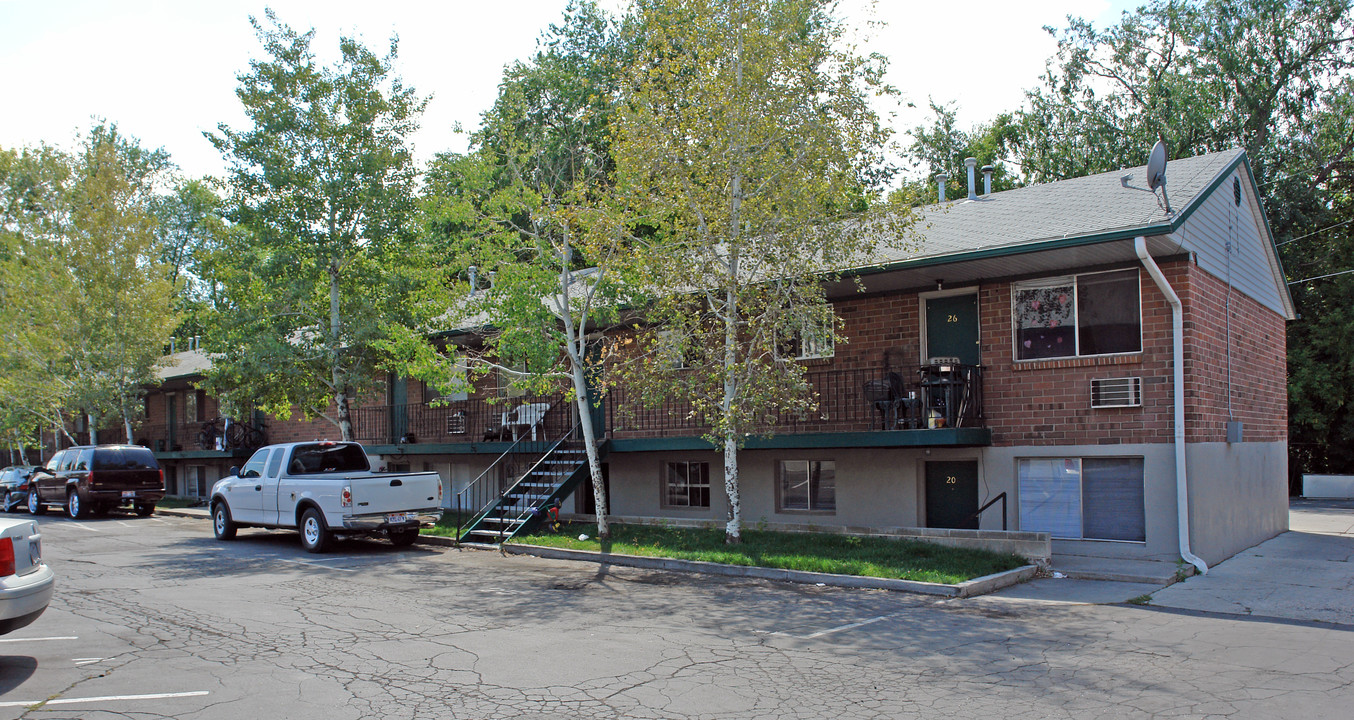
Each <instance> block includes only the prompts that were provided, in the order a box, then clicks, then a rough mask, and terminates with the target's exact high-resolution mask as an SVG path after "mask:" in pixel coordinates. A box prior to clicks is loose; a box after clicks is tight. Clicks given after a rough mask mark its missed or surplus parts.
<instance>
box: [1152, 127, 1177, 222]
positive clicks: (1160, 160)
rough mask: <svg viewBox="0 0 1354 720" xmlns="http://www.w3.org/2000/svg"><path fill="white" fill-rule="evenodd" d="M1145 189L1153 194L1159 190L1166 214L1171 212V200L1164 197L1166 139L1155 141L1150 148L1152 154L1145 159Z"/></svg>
mask: <svg viewBox="0 0 1354 720" xmlns="http://www.w3.org/2000/svg"><path fill="white" fill-rule="evenodd" d="M1147 187H1148V188H1151V190H1152V192H1153V193H1156V191H1157V190H1161V202H1162V203H1164V207H1163V209H1164V210H1165V211H1166V214H1168V215H1169V214H1170V212H1171V200H1170V198H1168V197H1166V139H1165V138H1161V139H1159V140H1157V144H1156V145H1153V146H1152V154H1151V155H1149V156H1148V157H1147Z"/></svg>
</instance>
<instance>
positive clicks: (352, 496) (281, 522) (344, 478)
mask: <svg viewBox="0 0 1354 720" xmlns="http://www.w3.org/2000/svg"><path fill="white" fill-rule="evenodd" d="M229 473H230V474H229V476H228V477H225V478H222V479H221V480H219V481H217V483H216V484H215V485H213V486H212V500H211V509H212V531H213V532H214V533H215V534H216V538H217V539H218V540H230V539H232V538H234V537H235V531H236V530H238V529H239V528H242V527H264V528H297V529H299V530H300V532H301V544H302V545H303V546H304V547H305V549H306V550H308V551H310V552H315V553H318V552H324V551H325V550H328V549H329V546H330V545H331V544H333V541H334V540H335V539H336V538H339V537H346V536H351V535H384V536H386V537H388V538H390V541H391V542H393V543H395V544H396V545H410V544H412V543H413V542H414V541H415V540H416V539H418V530H419V528H420V527H422V526H424V525H431V524H433V523H435V522H437V520H438V519H439V518H441V517H442V508H441V505H442V478H441V476H440V475H438V474H437V473H435V472H422V473H387V472H372V470H371V464H370V463H369V462H368V460H367V453H366V452H365V451H364V450H363V449H362V446H361V445H358V444H357V443H351V442H330V441H327V440H326V441H322V442H320V441H317V442H299V443H285V444H281V445H268V446H266V447H261V448H259V449H258V450H257V451H256V452H255V453H254V454H253V455H252V456H250V458H249V461H248V462H246V463H245V464H244V467H243V468H231V469H230V471H229Z"/></svg>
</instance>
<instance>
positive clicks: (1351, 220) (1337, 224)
mask: <svg viewBox="0 0 1354 720" xmlns="http://www.w3.org/2000/svg"><path fill="white" fill-rule="evenodd" d="M1352 222H1354V219H1350V220H1346V221H1344V222H1338V223H1335V224H1334V225H1327V226H1326V227H1323V228H1320V229H1318V230H1313V231H1312V232H1309V233H1307V234H1306V235H1303V236H1302V237H1295V238H1293V239H1292V240H1284V241H1283V242H1281V243H1277V244H1275V246H1274V247H1283V246H1284V245H1287V244H1288V243H1291V242H1297V241H1299V240H1302V239H1305V238H1309V237H1311V236H1313V235H1319V234H1321V233H1323V232H1326V231H1327V230H1330V229H1332V228H1338V227H1340V226H1341V225H1348V224H1350V223H1352Z"/></svg>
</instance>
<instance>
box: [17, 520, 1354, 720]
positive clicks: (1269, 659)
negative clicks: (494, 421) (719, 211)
mask: <svg viewBox="0 0 1354 720" xmlns="http://www.w3.org/2000/svg"><path fill="white" fill-rule="evenodd" d="M40 522H41V524H42V529H43V533H44V549H45V555H46V558H47V561H48V563H49V564H51V565H52V567H53V569H54V570H55V572H56V574H57V582H58V588H57V594H56V598H55V600H54V601H53V604H52V606H51V608H50V609H49V610H48V611H47V613H46V614H45V615H44V616H43V617H41V618H40V619H39V620H38V621H37V622H36V623H34V624H33V625H30V626H29V627H27V628H24V629H22V630H19V631H17V632H15V633H11V634H10V635H6V636H3V638H0V640H4V641H6V642H0V719H7V718H68V717H70V718H77V717H78V718H114V717H118V718H164V717H172V718H222V719H226V718H230V719H233V718H255V717H269V718H277V717H285V718H288V719H289V720H303V719H306V718H338V719H344V718H576V717H577V718H709V719H711V720H715V719H723V718H730V719H732V718H740V719H741V718H948V717H965V718H967V717H973V716H975V715H976V716H989V717H1002V718H1090V717H1095V718H1195V717H1208V718H1211V717H1228V718H1304V719H1305V718H1311V717H1349V716H1350V715H1349V713H1350V710H1349V707H1350V706H1351V704H1352V703H1354V689H1351V682H1352V681H1354V642H1352V641H1354V634H1351V630H1354V626H1349V625H1339V624H1332V623H1311V622H1296V621H1292V620H1273V619H1265V618H1260V617H1255V616H1249V617H1242V616H1234V615H1224V614H1216V613H1213V614H1210V613H1201V612H1195V611H1183V610H1172V609H1162V608H1155V607H1141V606H1134V605H1075V604H1067V603H1039V602H1030V601H1028V600H1015V599H1004V598H1001V597H985V598H974V599H969V600H942V599H936V598H932V597H924V596H918V595H910V594H904V593H894V592H888V591H871V590H853V589H842V588H827V587H815V586H803V585H791V584H781V583H772V582H765V581H754V580H742V579H730V578H713V577H704V576H693V575H684V574H675V573H666V572H654V571H646V570H636V569H629V568H608V567H602V568H600V569H599V568H598V567H597V566H596V565H591V564H581V563H569V562H563V561H552V560H542V559H537V558H531V557H525V556H503V555H500V554H498V553H495V552H486V551H475V550H464V551H460V550H456V549H453V548H435V547H428V546H415V547H413V548H405V549H398V550H397V549H394V548H392V547H391V546H389V545H388V544H385V543H382V542H376V541H371V542H368V541H349V542H347V543H343V544H340V545H339V546H338V547H337V549H336V550H335V552H333V553H331V554H328V555H319V556H316V555H309V554H307V553H305V552H303V551H302V550H301V547H300V544H299V542H298V541H297V538H296V535H295V534H294V533H286V532H280V531H279V532H267V531H261V530H244V531H241V533H240V537H239V538H238V539H237V540H235V541H233V542H229V543H221V542H217V541H215V540H213V539H212V537H211V535H210V528H209V526H208V524H207V523H206V522H204V521H202V520H196V519H189V518H177V517H165V516H155V517H151V518H134V517H131V516H118V515H114V516H110V517H108V518H98V519H93V520H89V521H81V522H78V523H77V522H73V521H70V520H68V519H65V518H62V517H56V516H47V517H44V518H41V519H40ZM10 640H13V642H9V641H10ZM100 698H102V699H100ZM29 701H32V702H38V701H47V702H46V703H45V704H39V705H29V706H24V705H17V704H16V703H22V702H29Z"/></svg>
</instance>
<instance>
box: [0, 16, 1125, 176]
mask: <svg viewBox="0 0 1354 720" xmlns="http://www.w3.org/2000/svg"><path fill="white" fill-rule="evenodd" d="M603 4H604V5H605V6H607V7H610V8H612V9H615V8H617V7H620V6H621V5H622V4H623V3H622V2H621V0H603ZM870 4H871V3H870V2H869V0H845V2H844V3H843V10H844V12H845V13H846V15H847V17H848V19H849V20H850V21H852V22H853V23H857V24H858V25H859V27H860V31H861V32H862V33H864V34H866V35H871V36H872V38H871V39H870V42H869V44H868V45H866V47H867V48H868V49H873V50H877V51H880V52H882V53H884V54H885V55H887V56H888V57H889V58H890V59H891V62H892V64H891V68H892V70H891V73H890V78H889V80H890V82H891V83H892V84H893V85H895V86H897V87H898V88H899V89H900V90H901V91H902V92H903V98H902V101H903V102H904V103H907V102H912V103H915V105H916V106H917V109H916V110H908V109H906V108H900V112H899V115H898V117H897V119H896V120H895V122H894V127H895V129H897V130H898V131H899V132H900V133H901V132H903V131H905V130H907V129H909V128H911V127H913V126H915V125H917V124H921V123H925V122H928V121H929V115H928V114H927V113H926V112H925V110H926V107H927V98H928V97H934V98H935V99H936V100H937V101H940V102H948V101H955V102H957V103H958V104H959V108H960V114H959V120H960V124H961V127H965V128H967V127H968V126H970V125H972V124H974V123H978V122H984V121H986V120H988V119H990V118H991V117H992V116H994V115H995V114H996V113H998V112H1002V111H1006V110H1013V109H1015V108H1017V107H1018V106H1019V105H1020V103H1021V100H1022V98H1023V94H1022V91H1023V90H1024V89H1025V88H1028V87H1032V86H1034V85H1036V84H1037V83H1038V77H1039V74H1040V73H1041V72H1043V70H1044V62H1045V60H1046V59H1047V58H1048V57H1049V56H1051V55H1052V54H1053V52H1054V50H1055V47H1056V46H1055V43H1054V41H1053V39H1052V38H1051V37H1050V36H1049V35H1048V34H1047V33H1046V32H1044V30H1043V29H1042V28H1043V26H1044V25H1052V26H1054V27H1059V28H1061V27H1063V26H1064V25H1065V18H1066V16H1067V15H1068V14H1075V15H1079V16H1082V17H1086V18H1089V19H1092V20H1094V21H1095V24H1096V25H1097V26H1098V27H1104V26H1105V25H1106V24H1109V23H1113V22H1115V21H1117V19H1118V17H1119V13H1120V11H1121V10H1123V9H1125V8H1128V7H1131V6H1132V5H1133V4H1134V3H1132V2H1130V1H1127V0H1026V1H1025V2H1010V1H1009V0H1006V1H1005V2H993V1H991V0H972V1H970V2H966V3H963V4H960V3H955V2H950V3H947V2H913V1H912V0H880V2H878V3H877V4H874V10H873V13H872V15H871V14H869V13H867V11H866V10H865V9H864V8H866V7H867V6H869V5H870ZM566 5H567V0H497V2H495V1H493V0H490V1H489V2H484V1H482V0H481V1H475V2H466V1H465V0H441V1H440V2H439V1H435V0H425V1H424V2H416V1H414V0H380V1H378V2H371V0H323V1H321V0H271V2H262V1H260V0H118V1H116V2H110V1H106V0H105V1H99V0H0V68H3V76H0V77H3V84H4V89H3V91H0V93H2V94H0V97H2V98H3V109H0V147H4V148H16V147H20V146H24V145H36V144H38V143H39V142H47V143H50V144H55V145H62V146H69V145H70V144H71V143H72V142H73V140H74V137H75V135H76V133H77V131H80V130H84V129H88V128H89V127H90V125H91V124H92V122H93V120H92V118H94V117H101V118H106V119H108V120H110V121H113V122H116V123H117V124H118V127H119V129H120V130H121V131H122V132H124V133H126V134H130V135H133V136H136V137H138V138H140V140H141V141H142V143H143V144H144V145H145V146H148V147H164V148H165V149H166V150H168V151H169V152H170V154H171V156H172V157H173V160H174V161H175V162H176V163H177V164H178V165H179V166H180V167H181V168H182V170H183V172H184V174H186V175H189V176H200V175H207V174H219V173H221V171H222V169H223V168H224V163H223V162H222V159H221V156H220V155H219V154H218V153H217V152H216V150H215V149H214V148H213V147H212V146H211V144H210V143H209V142H208V141H207V140H206V139H205V138H203V136H202V133H203V132H204V131H208V130H214V129H215V128H216V125H217V123H219V122H225V123H226V124H227V125H229V126H232V127H243V126H244V125H245V117H244V114H243V113H242V112H241V110H240V107H239V103H238V101H237V99H236V97H235V88H236V85H237V83H236V79H235V76H236V74H237V73H239V72H243V71H245V70H246V69H247V68H248V64H249V60H250V59H251V58H257V57H261V55H262V48H261V47H260V45H259V43H258V41H257V39H256V38H255V36H254V33H253V29H252V28H250V26H249V22H248V17H249V15H251V14H253V15H256V16H258V17H260V18H261V17H262V16H263V10H264V8H265V6H267V7H272V8H273V9H274V10H275V11H276V12H277V15H278V18H279V19H280V20H282V21H283V22H285V23H287V24H288V25H291V26H292V27H293V28H296V29H297V30H299V31H304V30H306V29H309V28H311V27H314V28H316V30H317V31H318V32H317V37H316V39H315V41H314V42H313V43H312V46H311V47H312V49H313V50H314V51H315V52H316V54H317V55H318V56H319V58H320V59H321V60H323V61H328V60H332V59H333V58H334V57H336V56H337V44H338V35H339V34H340V33H344V34H353V35H356V36H358V37H359V38H361V39H362V40H363V42H364V43H365V44H366V45H367V46H368V47H369V48H371V49H372V50H374V51H376V52H377V53H379V54H384V52H385V49H386V47H387V43H388V40H389V38H390V36H391V34H397V35H399V39H400V46H399V48H400V52H399V59H398V61H397V71H398V72H399V74H400V75H401V76H403V78H404V80H405V82H406V83H407V84H409V85H412V86H413V87H414V88H415V89H416V90H417V91H418V92H419V93H420V94H423V95H427V94H432V96H433V98H432V101H431V102H430V103H429V105H428V110H427V112H426V113H425V114H424V116H423V121H422V130H421V131H420V132H419V134H418V136H417V137H416V138H415V148H416V154H417V156H418V158H419V159H420V160H421V161H426V160H428V159H430V158H431V157H432V156H433V154H435V153H437V152H441V151H444V150H455V151H463V150H464V149H465V143H466V141H465V137H464V135H457V134H456V133H454V132H453V130H452V128H453V126H454V125H455V124H456V123H457V122H460V123H461V124H462V125H463V126H464V127H465V129H466V130H472V129H474V127H475V126H476V125H477V124H478V122H479V116H480V113H482V112H483V111H484V110H485V109H486V108H488V106H489V105H490V103H492V102H493V99H494V98H495V96H496V95H497V85H498V81H499V79H500V78H501V75H502V69H503V67H504V66H505V65H507V64H509V63H511V62H512V61H514V60H518V59H525V58H527V57H528V56H529V55H530V54H531V53H532V52H533V51H534V50H535V47H536V39H537V37H538V36H539V35H540V33H541V31H543V30H545V29H546V27H547V26H548V25H549V24H550V23H552V22H558V21H559V19H560V17H561V14H562V12H563V9H564V7H565V6H566ZM871 17H873V18H874V19H876V20H881V21H884V22H886V23H887V25H886V26H885V27H883V28H869V27H866V26H865V25H864V23H865V21H866V20H868V19H870V18H871Z"/></svg>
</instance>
